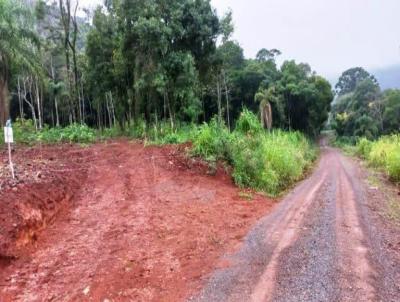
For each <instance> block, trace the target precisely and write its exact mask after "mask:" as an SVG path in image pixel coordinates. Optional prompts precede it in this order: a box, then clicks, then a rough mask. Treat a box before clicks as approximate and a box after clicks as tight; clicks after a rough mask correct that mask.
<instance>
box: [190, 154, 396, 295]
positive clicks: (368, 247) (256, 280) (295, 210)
mask: <svg viewBox="0 0 400 302" xmlns="http://www.w3.org/2000/svg"><path fill="white" fill-rule="evenodd" d="M365 178H366V173H365V171H363V169H361V168H360V167H359V165H358V164H356V163H355V162H354V161H353V160H351V159H349V158H347V157H345V156H344V155H342V154H341V153H340V151H338V150H335V149H331V148H323V150H322V156H321V159H320V162H319V164H318V167H317V168H316V170H315V171H314V173H313V174H312V175H311V176H310V177H309V178H308V179H306V180H304V181H303V182H302V183H301V184H300V185H298V186H297V187H296V188H295V189H294V190H293V191H292V192H291V193H290V194H289V195H288V196H287V197H286V198H285V199H284V200H283V201H282V202H281V203H280V204H279V205H278V206H277V208H276V209H275V211H273V212H272V213H271V214H270V215H268V216H266V217H264V218H263V219H262V220H260V221H259V223H258V224H257V225H256V226H255V227H254V228H253V230H252V231H251V232H250V233H249V234H248V235H247V237H246V239H245V242H244V244H243V246H242V247H241V248H240V250H239V251H238V252H236V253H235V254H233V255H226V256H225V258H226V259H225V261H228V262H229V263H230V266H229V267H227V268H223V269H220V270H218V271H216V272H215V273H213V275H212V276H211V277H210V278H209V281H208V282H207V284H206V286H205V287H204V289H203V290H202V291H201V292H200V293H199V294H198V295H197V296H193V297H191V298H190V299H189V301H191V302H194V301H196V302H200V301H207V302H210V301H240V302H242V301H251V302H261V301H263V302H264V301H296V302H298V301H360V302H363V301H385V302H386V301H387V302H389V301H393V302H395V301H400V235H399V234H400V233H399V231H398V229H393V228H394V226H390V227H389V226H388V225H387V224H384V223H382V220H383V218H382V216H381V215H379V214H378V210H377V207H376V204H377V203H382V200H379V199H382V195H380V194H377V193H376V192H374V190H375V191H376V189H374V188H371V187H370V186H369V185H368V184H367V182H366V181H365V180H366V179H365ZM390 228H392V229H390Z"/></svg>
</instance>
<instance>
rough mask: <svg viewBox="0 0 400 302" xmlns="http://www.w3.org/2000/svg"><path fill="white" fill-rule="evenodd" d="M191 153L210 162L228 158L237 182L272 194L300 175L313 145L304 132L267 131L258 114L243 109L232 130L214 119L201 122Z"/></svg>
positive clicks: (310, 155)
mask: <svg viewBox="0 0 400 302" xmlns="http://www.w3.org/2000/svg"><path fill="white" fill-rule="evenodd" d="M192 153H193V154H194V155H197V156H201V157H203V158H205V159H207V160H209V161H212V162H215V161H217V160H219V159H222V160H225V161H228V162H229V163H231V164H232V166H233V174H232V176H233V178H234V181H235V183H236V184H237V185H239V186H241V187H250V188H254V189H257V190H260V191H264V192H266V193H269V194H271V195H276V194H278V193H279V192H281V191H282V190H284V189H285V188H287V187H288V186H289V185H291V184H292V183H293V182H294V181H296V180H298V179H300V178H301V177H302V175H303V173H304V171H305V169H307V167H309V165H310V164H311V163H312V161H313V160H314V159H315V157H316V152H315V148H314V147H313V145H312V144H311V143H310V142H309V141H308V140H307V139H306V138H305V137H304V135H302V134H300V133H298V132H284V131H273V132H267V131H265V130H264V129H262V127H261V124H260V122H259V121H258V118H257V117H256V116H255V115H254V114H253V113H251V112H249V111H246V110H245V111H244V112H243V113H242V114H241V116H240V118H239V120H238V122H237V124H236V128H235V131H234V132H233V133H229V131H228V130H227V129H226V127H225V126H224V125H220V124H218V123H217V121H216V119H213V120H212V121H211V122H210V123H209V124H204V125H202V126H201V127H200V129H199V131H198V133H197V135H196V136H195V138H194V140H193V150H192Z"/></svg>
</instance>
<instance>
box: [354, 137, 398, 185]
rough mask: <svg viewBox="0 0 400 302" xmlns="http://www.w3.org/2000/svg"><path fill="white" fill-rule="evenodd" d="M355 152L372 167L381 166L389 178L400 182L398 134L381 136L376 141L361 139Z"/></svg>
mask: <svg viewBox="0 0 400 302" xmlns="http://www.w3.org/2000/svg"><path fill="white" fill-rule="evenodd" d="M357 154H358V155H360V156H361V157H363V158H365V159H366V160H367V161H368V163H369V164H370V165H372V166H374V167H378V168H382V169H384V171H385V172H386V173H387V174H388V176H389V177H390V179H391V180H393V181H395V182H400V135H399V134H394V135H390V136H383V137H381V138H380V139H379V140H377V141H373V142H372V141H368V140H367V139H361V140H359V142H358V143H357Z"/></svg>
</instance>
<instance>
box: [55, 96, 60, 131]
mask: <svg viewBox="0 0 400 302" xmlns="http://www.w3.org/2000/svg"><path fill="white" fill-rule="evenodd" d="M54 107H55V109H56V126H57V127H60V118H59V115H58V100H57V97H54Z"/></svg>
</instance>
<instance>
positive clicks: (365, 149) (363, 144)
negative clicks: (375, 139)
mask: <svg viewBox="0 0 400 302" xmlns="http://www.w3.org/2000/svg"><path fill="white" fill-rule="evenodd" d="M371 149H372V142H371V141H369V140H368V139H366V138H365V137H363V138H361V139H360V140H359V141H358V143H357V145H356V153H357V155H358V156H360V157H362V158H364V159H365V158H366V157H367V156H368V155H369V153H370V152H371Z"/></svg>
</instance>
